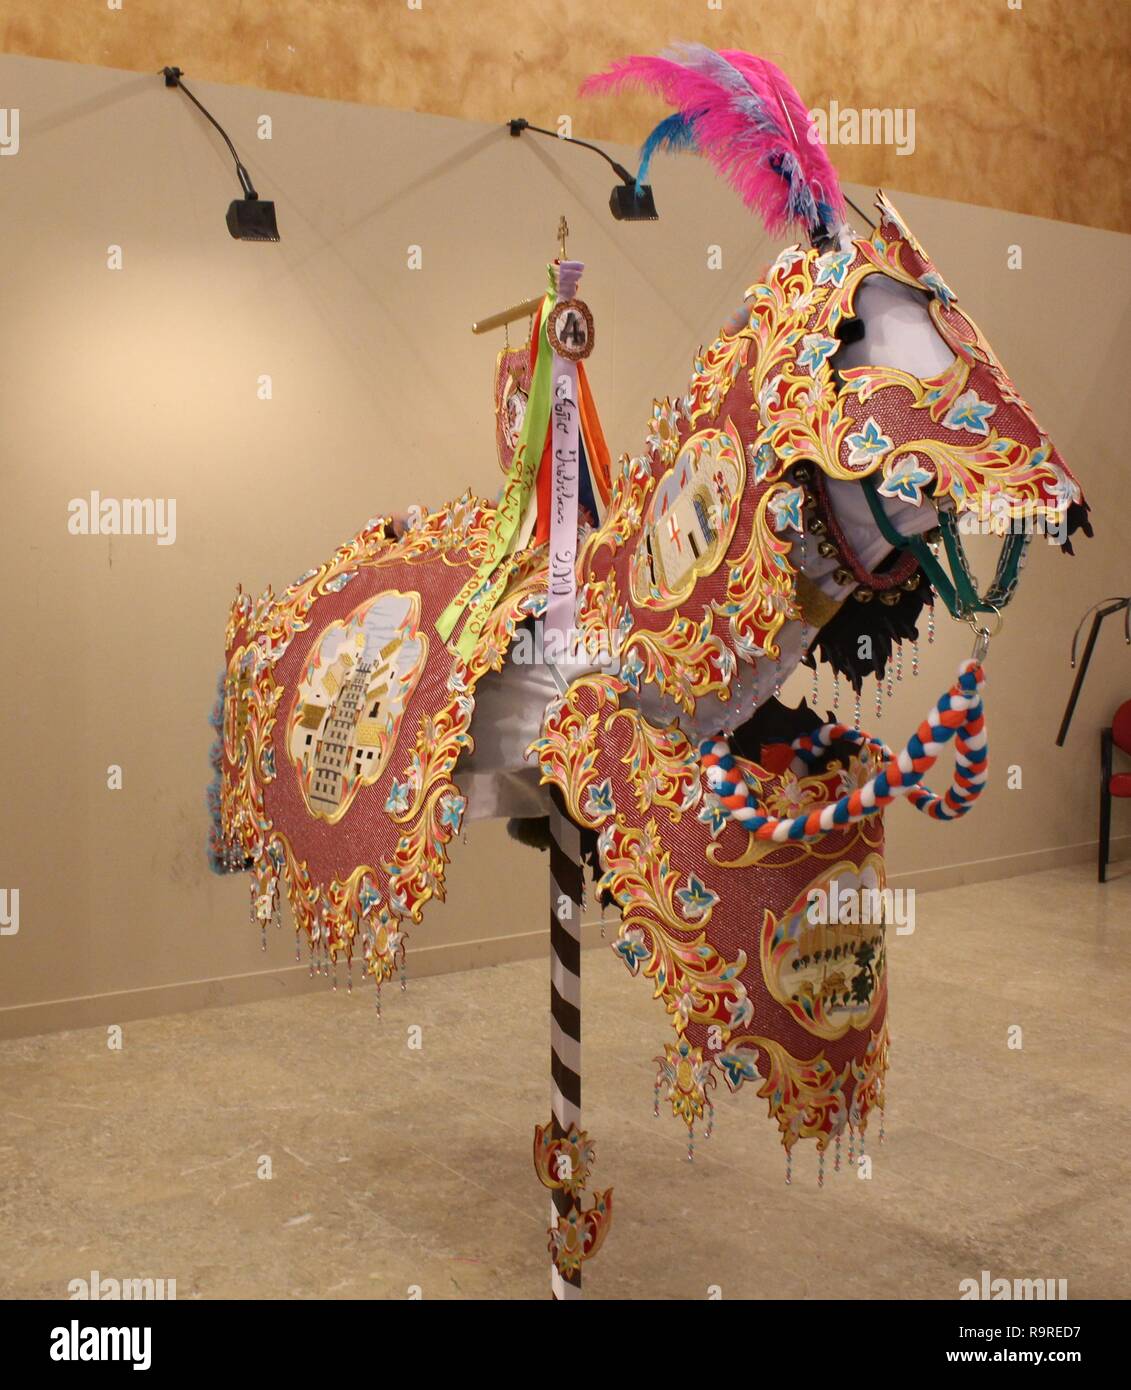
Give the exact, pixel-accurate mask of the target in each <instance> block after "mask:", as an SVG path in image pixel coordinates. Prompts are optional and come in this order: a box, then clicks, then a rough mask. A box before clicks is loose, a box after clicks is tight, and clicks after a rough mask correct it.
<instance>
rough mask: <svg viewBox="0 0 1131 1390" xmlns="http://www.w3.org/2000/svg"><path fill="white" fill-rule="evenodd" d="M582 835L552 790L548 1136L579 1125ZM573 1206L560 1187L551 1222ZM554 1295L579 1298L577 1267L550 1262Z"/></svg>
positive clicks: (572, 1199)
mask: <svg viewBox="0 0 1131 1390" xmlns="http://www.w3.org/2000/svg"><path fill="white" fill-rule="evenodd" d="M581 890H582V869H581V836H580V832H579V831H578V828H577V826H576V825H574V823H573V822H572V821H571V820H570V819H569V817H568V816H566V815H565V814H564V812H563V810H562V808H561V806H560V803H559V801H558V794H557V792H556V791H555V792H554V793H553V795H552V796H551V798H550V1104H551V1108H552V1112H553V1113H552V1118H551V1121H550V1124H551V1137H552V1138H554V1139H564V1138H566V1137H567V1136H568V1135H569V1134H570V1133H571V1131H572V1132H577V1131H578V1130H580V1128H581ZM576 1206H577V1199H576V1198H575V1197H574V1196H573V1195H572V1194H571V1193H570V1192H569V1191H568V1190H567V1189H566V1188H564V1187H561V1188H554V1189H552V1192H551V1197H550V1224H551V1226H553V1227H556V1226H557V1225H558V1223H559V1221H560V1220H563V1219H566V1218H568V1217H569V1216H570V1214H571V1213H572V1212H573V1211H574V1209H575V1207H576ZM550 1283H551V1289H552V1292H553V1297H554V1298H555V1299H572V1298H580V1297H581V1266H580V1264H578V1266H577V1268H576V1269H574V1270H571V1271H570V1272H569V1273H568V1274H562V1273H561V1272H559V1270H558V1268H557V1266H556V1265H553V1264H552V1265H551V1269H550Z"/></svg>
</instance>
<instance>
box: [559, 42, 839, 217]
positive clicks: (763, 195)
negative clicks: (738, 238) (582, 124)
mask: <svg viewBox="0 0 1131 1390" xmlns="http://www.w3.org/2000/svg"><path fill="white" fill-rule="evenodd" d="M625 87H645V88H649V89H651V90H652V91H656V92H659V93H660V95H661V96H663V98H664V99H665V101H667V102H668V103H669V105H671V106H673V107H675V108H676V110H678V111H679V113H680V114H681V116H682V117H683V118H684V119H685V120H686V121H687V123H688V124H689V126H690V127H691V129H692V131H693V133H694V139H695V145H696V147H697V148H698V149H699V151H700V152H701V153H702V154H704V155H705V156H706V157H707V158H708V159H710V161H711V162H712V163H713V164H714V165H715V167H716V168H717V169H718V170H719V171H720V173H722V174H723V175H724V176H725V177H726V178H727V180H728V181H729V182H730V184H731V186H732V187H733V188H734V189H735V190H736V192H737V193H738V194H739V196H740V197H741V198H742V200H743V202H744V203H745V204H746V205H747V207H749V208H751V209H752V210H753V211H755V212H757V213H758V215H759V216H760V217H761V219H762V221H763V222H764V223H765V225H766V228H767V229H768V230H769V231H770V232H771V233H773V234H775V235H778V234H780V233H782V232H784V231H785V229H786V228H787V227H788V225H789V224H790V223H791V222H799V223H801V224H802V225H804V226H805V227H806V230H809V231H812V230H813V228H814V227H815V226H818V225H820V224H821V223H824V224H826V225H828V224H830V223H839V222H840V221H841V220H842V219H843V217H844V212H845V204H844V197H843V195H842V193H841V191H840V180H839V179H838V178H837V174H836V170H835V169H834V168H833V165H832V162H831V161H830V159H829V157H828V155H827V154H826V153H825V148H824V146H823V145H822V144H821V142H820V140H819V139H818V137H817V134H816V131H815V129H814V128H813V124H812V121H811V120H810V117H809V112H808V109H807V107H806V106H805V103H804V102H803V101H802V100H801V97H800V96H799V95H798V93H797V91H796V90H795V88H794V87H793V84H792V83H791V82H790V80H789V78H788V77H786V75H785V73H783V72H782V70H781V69H780V68H779V67H777V66H775V64H773V63H771V62H769V61H768V60H767V59H765V58H758V57H755V56H754V54H751V53H742V52H738V51H736V50H727V51H724V52H719V53H717V52H715V51H714V50H712V49H709V48H706V47H704V46H703V45H702V44H681V45H677V46H675V47H673V48H672V49H671V50H669V51H668V52H666V53H664V54H662V55H660V56H659V57H648V56H643V55H642V56H634V57H630V58H625V59H622V60H621V61H620V62H618V63H614V64H613V66H612V67H611V68H609V69H608V71H606V72H603V73H598V74H596V75H594V76H593V77H589V78H587V79H586V81H585V82H584V83H583V84H582V88H581V90H582V92H583V93H585V94H586V95H591V94H596V93H603V92H611V91H620V90H622V89H624V88H625ZM829 230H832V227H831V226H829Z"/></svg>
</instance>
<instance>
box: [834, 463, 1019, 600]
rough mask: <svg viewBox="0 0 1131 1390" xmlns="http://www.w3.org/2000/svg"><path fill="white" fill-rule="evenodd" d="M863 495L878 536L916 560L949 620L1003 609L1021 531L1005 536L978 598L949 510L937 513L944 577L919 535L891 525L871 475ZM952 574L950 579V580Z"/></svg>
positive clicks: (1013, 585)
mask: <svg viewBox="0 0 1131 1390" xmlns="http://www.w3.org/2000/svg"><path fill="white" fill-rule="evenodd" d="M861 485H862V486H863V488H864V496H865V497H866V498H867V499H868V506H869V508H870V509H871V512H872V518H873V520H874V521H875V523H876V525H877V526H878V527H879V530H880V534H881V535H882V536H883V537H884V539H885V540H886V541H888V542H889V543H890V544H891V545H893V546H896V547H897V548H898V549H900V550H910V551H911V553H912V554H913V555H914V556H915V558H916V560H918V562H919V565H920V568H921V569H922V570H923V573H924V574H925V575H926V576H927V579H928V580H929V581H930V584H931V586H932V588H933V589H934V590H935V592H936V593H937V594H938V595H939V597H940V598H941V599H942V601H943V603H945V604H946V607H947V611H948V612H949V613H950V615H951V617H953V618H958V619H960V620H962V621H965V620H966V619H967V618H969V617H971V616H972V615H973V614H975V613H993V612H997V611H999V610H1000V609H1002V608H1004V607H1005V605H1006V604H1007V603H1008V602H1009V600H1010V599H1011V598H1012V596H1013V590H1014V589H1015V588H1016V587H1017V576H1018V573H1019V572H1020V568H1021V557H1022V556H1023V555H1024V553H1025V547H1026V546H1027V545H1028V543H1029V537H1028V536H1027V535H1025V534H1024V533H1023V532H1010V534H1009V535H1008V536H1007V537H1006V540H1005V543H1004V545H1003V546H1002V549H1001V555H1000V556H999V558H998V563H997V569H996V570H995V571H994V578H993V582H992V583H991V584H990V587H989V588H988V589H987V590H986V593H985V596H984V597H983V596H980V595H979V593H978V590H977V588H976V587H975V585H974V578H973V575H971V573H970V569H969V566H968V565H967V563H966V552H965V551H964V550H963V548H962V538H961V536H960V535H959V532H958V520H957V517H956V515H955V513H954V512H953V511H950V510H945V511H943V510H940V511H939V514H938V517H939V531H940V533H941V535H942V541H943V545H944V547H945V548H946V553H947V559H948V560H949V562H950V569H951V574H947V572H946V570H945V569H944V568H943V566H942V564H941V563H940V562H939V559H938V557H937V556H936V555H935V553H934V551H933V550H932V549H931V547H930V545H928V543H927V542H926V540H924V538H923V537H922V536H905V535H903V533H902V532H901V531H898V530H897V529H896V528H895V526H893V525H892V522H891V519H890V517H889V516H888V514H887V512H885V511H884V506H883V502H882V501H881V500H880V495H879V490H878V488H877V486H876V475H875V474H874V473H873V474H871V475H869V476H868V477H867V478H864V479H862V480H861ZM951 575H953V580H952V578H951Z"/></svg>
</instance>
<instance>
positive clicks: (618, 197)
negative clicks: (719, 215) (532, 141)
mask: <svg viewBox="0 0 1131 1390" xmlns="http://www.w3.org/2000/svg"><path fill="white" fill-rule="evenodd" d="M507 125H508V127H509V129H510V133H511V134H512V135H515V136H518V135H521V134H522V132H523V131H524V130H533V131H536V132H537V133H538V134H539V135H548V136H549V137H550V138H551V140H564V141H565V142H566V143H567V144H570V145H580V146H581V148H582V149H583V150H592V151H593V153H594V154H599V155H600V156H601V158H602V159H603V160H604V161H605V163H606V164H609V165H611V166H612V169H613V172H614V173H615V174H616V175H617V177H618V178H619V179H620V183H618V184H617V185H616V186H615V187H614V189H613V191H612V193H610V194H609V211H610V212H611V213H612V214H613V216H614V217H615V218H616V219H617V221H618V222H655V221H657V219H658V218H659V216H660V214H659V213H658V212H657V211H656V200H655V198H653V196H652V186H651V184H647V183H642V184H637V182H636V179H635V178H634V177H633V175H632V174H630V173H629V172H628V170H627V169H626V168H625V167H624V165H623V164H618V163H617V162H616V160H615V159H612V158H610V157H609V156H608V155H607V154H606V153H605V151H604V150H602V149H601V148H600V147H599V146H597V145H591V144H589V142H588V141H587V140H575V139H574V137H573V136H572V135H559V134H558V133H557V131H556V130H544V129H543V128H542V126H539V125H531V124H530V122H529V121H528V120H526V119H525V118H524V117H523V116H516V117H515V119H514V120H512V121H508V122H507Z"/></svg>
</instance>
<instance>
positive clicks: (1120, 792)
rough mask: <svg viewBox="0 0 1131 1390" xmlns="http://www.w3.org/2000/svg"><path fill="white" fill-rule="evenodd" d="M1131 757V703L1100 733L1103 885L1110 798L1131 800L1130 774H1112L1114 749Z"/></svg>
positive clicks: (1105, 868)
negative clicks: (1112, 752) (1117, 797)
mask: <svg viewBox="0 0 1131 1390" xmlns="http://www.w3.org/2000/svg"><path fill="white" fill-rule="evenodd" d="M1113 746H1114V747H1116V748H1119V749H1121V750H1122V751H1123V752H1124V753H1128V754H1131V700H1124V702H1123V704H1121V705H1120V706H1119V708H1118V709H1117V710H1116V711H1115V718H1114V719H1113V720H1112V721H1111V728H1110V729H1101V730H1100V882H1101V883H1105V882H1106V881H1107V856H1108V844H1109V842H1110V840H1111V798H1112V797H1113V796H1128V797H1131V772H1116V773H1113V772H1112V770H1111V750H1112V747H1113Z"/></svg>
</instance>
